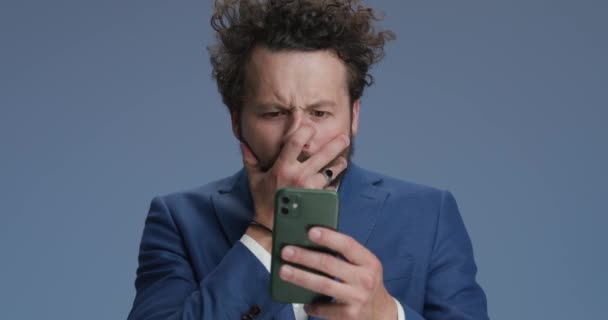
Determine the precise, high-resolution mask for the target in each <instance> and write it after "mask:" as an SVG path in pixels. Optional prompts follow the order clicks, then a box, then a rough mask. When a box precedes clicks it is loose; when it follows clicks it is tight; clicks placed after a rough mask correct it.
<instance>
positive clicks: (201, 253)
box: [129, 164, 488, 320]
mask: <svg viewBox="0 0 608 320" xmlns="http://www.w3.org/2000/svg"><path fill="white" fill-rule="evenodd" d="M339 197H340V218H339V230H340V231H341V232H342V233H345V234H348V235H350V236H352V237H354V238H355V239H356V240H357V241H359V242H360V243H361V244H363V245H365V246H366V247H367V248H368V249H370V250H371V251H372V252H373V253H374V254H375V255H376V256H377V257H378V258H379V259H380V261H381V262H382V266H383V270H384V285H385V287H386V288H387V290H388V291H389V292H390V293H391V294H392V295H393V297H395V298H396V299H397V300H399V301H400V302H401V304H402V305H403V307H404V309H405V313H406V318H407V320H416V319H476V320H480V319H488V316H487V311H486V298H485V295H484V293H483V291H482V289H481V288H480V286H479V285H478V284H477V282H476V280H475V274H476V271H477V270H476V266H475V262H474V259H473V251H472V247H471V242H470V240H469V237H468V235H467V232H466V230H465V227H464V224H463V222H462V218H461V216H460V213H459V212H458V208H457V205H456V201H455V200H454V198H453V196H452V195H451V194H450V193H449V192H447V191H440V190H437V189H434V188H430V187H425V186H421V185H416V184H412V183H408V182H404V181H399V180H396V179H393V178H390V177H386V176H382V175H379V174H376V173H373V172H370V171H366V170H364V169H361V168H359V167H357V166H356V165H354V164H353V165H351V166H350V168H349V169H348V171H347V173H346V174H345V176H344V179H343V180H342V182H341V186H340V192H339ZM252 216H253V211H252V200H251V195H250V193H249V187H248V182H247V175H246V173H245V171H244V170H241V171H240V172H238V173H236V174H235V175H233V176H232V177H229V178H226V179H223V180H219V181H216V182H213V183H210V184H208V185H205V186H203V187H200V188H198V189H195V190H192V191H188V192H182V193H175V194H171V195H167V196H164V197H157V198H155V199H154V200H152V204H151V206H150V212H149V214H148V217H147V219H146V224H145V228H144V232H143V237H142V240H141V247H140V253H139V268H138V269H137V279H136V281H135V286H136V289H137V295H136V297H135V301H134V303H133V308H132V310H131V313H130V315H129V319H199V320H200V319H241V317H242V316H243V315H244V314H247V313H248V312H249V311H250V308H251V307H252V306H254V305H257V306H259V308H260V310H261V312H260V314H259V315H258V316H257V317H256V319H285V320H287V319H294V315H293V311H292V308H291V305H287V304H282V303H278V302H274V301H273V300H272V299H271V298H270V295H269V290H268V285H269V279H270V277H269V274H268V271H266V269H265V268H264V266H263V265H262V263H261V262H260V261H259V260H258V259H257V258H256V257H255V256H254V255H253V254H252V253H251V251H249V249H247V248H246V247H245V246H244V245H243V244H242V243H241V242H240V241H239V239H240V238H241V236H242V235H243V233H244V232H245V230H246V229H247V227H248V222H249V220H250V219H251V218H252Z"/></svg>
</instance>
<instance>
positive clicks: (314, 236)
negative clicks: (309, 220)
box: [308, 228, 321, 240]
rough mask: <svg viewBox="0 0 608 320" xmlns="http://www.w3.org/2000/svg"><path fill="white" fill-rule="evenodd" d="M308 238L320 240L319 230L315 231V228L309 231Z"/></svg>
mask: <svg viewBox="0 0 608 320" xmlns="http://www.w3.org/2000/svg"><path fill="white" fill-rule="evenodd" d="M308 236H309V237H310V239H311V240H318V239H319V238H321V231H319V229H316V228H315V229H310V232H309V233H308Z"/></svg>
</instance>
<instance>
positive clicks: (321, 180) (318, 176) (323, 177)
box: [304, 157, 348, 189]
mask: <svg viewBox="0 0 608 320" xmlns="http://www.w3.org/2000/svg"><path fill="white" fill-rule="evenodd" d="M347 166H348V162H347V161H346V159H345V158H344V157H339V158H338V159H336V161H334V162H333V163H332V164H330V165H329V166H327V167H325V168H323V169H322V170H321V172H317V173H315V174H313V175H312V176H311V177H310V178H308V179H307V180H306V182H305V185H304V187H306V188H310V189H323V188H325V187H327V186H329V184H330V183H331V181H333V180H334V179H335V178H336V177H337V176H338V175H339V174H340V173H342V171H344V170H345V169H346V167H347ZM327 170H331V172H332V173H331V176H332V177H331V179H328V178H327V173H326V171H327Z"/></svg>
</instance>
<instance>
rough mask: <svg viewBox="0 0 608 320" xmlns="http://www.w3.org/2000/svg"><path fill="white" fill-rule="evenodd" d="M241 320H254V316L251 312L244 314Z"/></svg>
mask: <svg viewBox="0 0 608 320" xmlns="http://www.w3.org/2000/svg"><path fill="white" fill-rule="evenodd" d="M241 320H253V318H252V317H251V316H250V315H249V314H244V315H243V316H242V317H241Z"/></svg>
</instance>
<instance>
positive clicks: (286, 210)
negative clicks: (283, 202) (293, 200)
mask: <svg viewBox="0 0 608 320" xmlns="http://www.w3.org/2000/svg"><path fill="white" fill-rule="evenodd" d="M281 213H282V214H285V215H286V214H288V213H289V209H287V208H285V207H283V208H281Z"/></svg>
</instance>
